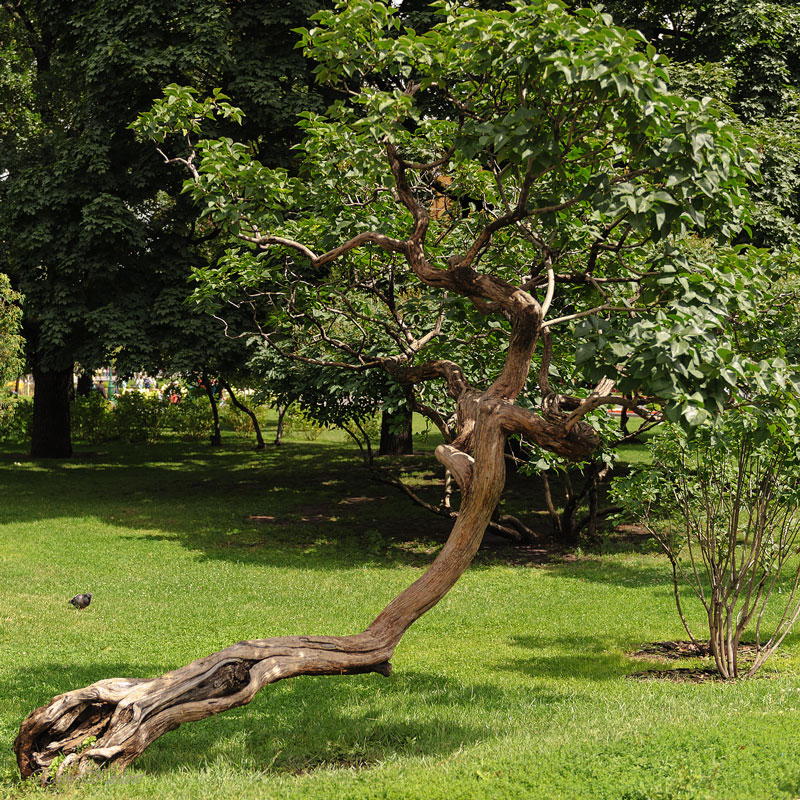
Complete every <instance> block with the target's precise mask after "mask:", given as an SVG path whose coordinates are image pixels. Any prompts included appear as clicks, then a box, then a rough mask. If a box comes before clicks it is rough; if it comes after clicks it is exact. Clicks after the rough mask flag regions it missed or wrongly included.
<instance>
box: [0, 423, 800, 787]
mask: <svg viewBox="0 0 800 800" xmlns="http://www.w3.org/2000/svg"><path fill="white" fill-rule="evenodd" d="M411 463H412V464H414V463H416V462H411ZM420 464H421V465H423V466H419V468H418V474H420V475H422V476H423V477H424V476H425V474H426V472H425V470H426V469H427V470H429V471H430V473H431V474H432V473H433V472H434V471H436V468H435V465H434V462H433V460H432V459H431V461H430V466H429V467H425V466H424V464H425V461H424V460H422V461H420ZM0 496H2V519H0V796H12V797H16V796H28V795H29V794H38V792H39V791H40V790H38V789H37V788H36V787H35V786H28V787H25V786H21V785H20V784H19V783H18V781H17V779H16V765H15V762H14V758H13V754H12V752H11V746H12V742H13V739H14V736H15V735H16V731H17V729H18V726H19V723H20V722H21V720H22V719H23V718H24V716H25V715H26V714H27V713H28V712H29V711H31V710H32V709H33V708H35V707H37V706H39V705H41V704H43V703H45V702H47V701H48V700H49V699H50V698H51V697H52V696H53V695H55V694H58V693H61V692H65V691H68V690H70V689H73V688H78V687H81V686H85V685H87V684H89V683H92V682H93V681H96V680H100V679H102V678H107V677H111V676H153V675H157V674H161V673H163V672H164V671H166V670H169V669H173V668H176V667H179V666H182V665H184V664H186V663H188V662H189V661H191V660H193V659H195V658H198V657H200V656H203V655H206V654H207V653H209V652H212V651H214V650H218V649H221V648H224V647H225V646H227V645H229V644H231V643H233V642H236V641H239V640H241V639H246V638H260V637H264V636H275V635H281V634H297V633H305V634H320V633H326V634H336V633H351V632H355V631H358V630H361V629H363V627H364V626H366V625H367V624H368V623H369V622H370V621H371V619H372V618H373V617H374V615H375V614H376V613H377V612H379V611H380V609H381V608H382V607H383V605H384V604H385V603H386V602H387V601H388V600H390V599H391V597H392V596H394V595H395V594H396V593H397V592H399V591H400V590H402V589H403V588H404V587H405V586H406V585H408V584H409V583H410V582H411V581H413V580H415V579H416V578H417V577H419V575H420V574H421V573H422V570H423V569H424V566H425V565H426V564H427V563H428V562H429V561H430V560H431V558H432V557H433V554H434V552H435V549H436V542H437V541H440V540H441V537H442V536H443V535H444V534H445V533H446V530H447V527H448V525H447V523H446V522H445V521H443V520H439V519H437V518H434V517H431V516H430V515H428V514H427V513H426V512H424V511H422V510H421V509H418V508H416V507H414V506H412V505H410V504H409V502H408V501H407V500H406V499H405V498H404V497H403V496H402V495H401V494H399V493H396V490H394V489H392V488H390V487H387V486H385V485H382V484H379V483H376V482H373V481H372V480H371V479H370V478H369V475H368V473H367V472H366V471H364V470H363V469H362V468H361V467H360V466H359V463H358V457H357V454H356V453H355V452H354V448H353V446H352V445H348V444H346V443H344V442H342V441H337V440H336V439H335V438H333V437H324V438H322V439H320V440H318V441H315V442H307V441H303V440H300V439H296V440H291V439H290V440H288V441H287V442H286V444H285V445H284V446H283V447H282V448H274V447H270V448H269V449H268V450H266V451H264V452H261V453H257V452H255V451H252V450H251V449H249V446H248V445H247V444H244V443H241V442H238V441H234V440H226V442H225V444H224V445H223V447H221V448H216V449H212V448H210V447H208V446H207V445H205V444H202V443H199V444H186V443H167V444H158V445H149V446H146V445H142V446H136V447H131V446H122V445H118V444H113V445H102V446H99V447H96V448H91V449H90V448H82V449H81V450H80V451H79V453H78V455H77V457H76V458H75V459H73V460H71V461H63V462H62V461H56V462H45V461H32V460H30V459H29V458H28V457H27V456H25V455H23V454H21V453H13V452H10V451H9V450H8V449H6V451H5V452H2V453H0ZM251 515H255V516H257V517H261V519H260V520H258V521H252V520H250V519H249V518H250V516H251ZM384 531H389V532H390V533H391V536H392V538H391V540H386V539H384V537H383V535H382V534H383V532H384ZM83 591H91V592H93V593H94V600H93V602H92V604H91V606H90V607H89V608H88V609H87V610H85V611H83V612H77V611H75V609H73V608H72V607H71V606H69V605H68V604H67V600H68V599H69V598H70V597H71V596H72V595H74V594H76V593H78V592H83ZM694 619H695V620H697V621H698V622H699V621H700V617H699V615H698V614H697V613H696V612H695V613H694ZM683 637H684V634H683V630H682V628H681V626H680V623H679V621H678V618H677V615H676V614H675V611H674V607H673V601H672V596H671V586H670V578H669V571H668V568H667V565H666V563H665V562H664V560H663V559H662V558H661V557H659V556H656V555H652V554H637V553H625V554H616V555H607V556H596V555H594V556H590V557H587V558H584V559H581V560H578V561H574V562H567V561H557V562H554V563H552V564H548V565H546V566H538V567H533V566H508V565H506V564H505V563H503V562H502V560H500V559H498V558H496V557H484V558H482V559H479V561H478V563H477V564H476V565H474V566H473V567H471V568H470V569H469V570H468V571H467V573H466V574H465V575H464V576H463V578H462V579H461V581H459V583H458V584H457V585H456V586H455V588H454V589H453V590H452V591H451V593H450V594H449V595H448V596H447V597H446V598H445V599H444V600H443V601H442V602H441V603H440V604H439V605H438V606H437V607H435V608H434V609H433V610H432V611H430V612H429V613H428V614H427V615H425V616H424V617H423V618H422V619H421V620H420V621H419V622H418V623H416V624H415V625H414V626H413V627H412V628H411V629H410V630H409V632H408V633H407V634H406V636H405V638H404V639H403V640H402V642H401V643H400V645H399V647H398V648H397V651H396V654H395V657H394V659H393V665H394V674H393V675H392V677H390V678H388V679H387V678H383V677H381V676H377V675H366V676H357V677H342V678H310V677H306V678H297V679H294V680H292V681H291V682H289V681H284V682H281V683H278V684H275V685H272V686H268V687H266V688H265V689H264V690H263V691H262V692H261V693H260V695H259V696H258V697H257V698H256V700H255V701H254V702H253V703H252V704H251V705H250V706H248V707H245V708H242V709H237V710H235V711H232V712H228V713H225V714H223V715H220V716H218V717H214V718H210V719H207V720H204V721H202V722H197V723H190V724H187V725H185V726H183V727H182V728H180V729H178V730H177V731H174V732H172V733H169V734H167V735H166V736H164V737H163V738H162V739H160V740H158V741H157V742H156V743H155V744H154V745H152V746H151V747H150V749H149V750H147V751H146V753H145V754H144V755H143V756H142V757H141V758H140V759H139V760H138V761H137V762H135V764H134V765H133V767H131V768H130V769H129V770H128V771H127V772H126V773H125V774H124V775H123V776H121V777H120V776H116V775H114V774H103V775H101V776H100V777H99V778H97V779H96V780H93V781H92V782H90V783H87V784H84V785H82V786H78V787H69V786H62V787H61V788H60V789H59V796H65V797H98V798H142V797H144V798H147V797H153V798H156V797H158V798H197V797H202V798H506V797H507V798H592V799H593V800H594V799H595V798H596V799H598V800H599V799H601V798H609V799H611V798H613V799H614V800H620V799H623V798H624V799H625V800H646V799H652V800H673V799H674V800H684V799H688V798H708V799H713V800H725V799H727V798H730V799H731V800H733V799H736V800H738V799H740V798H770V800H772V799H773V798H797V797H800V760H798V758H797V752H798V748H800V640H799V639H798V636H797V635H792V636H790V637H789V638H788V639H787V641H786V642H785V644H784V647H783V650H782V652H783V656H781V657H779V658H776V659H775V660H774V661H772V662H768V666H767V667H766V668H765V670H764V672H763V677H762V678H759V679H756V680H751V681H748V682H739V683H730V684H723V683H705V684H690V683H673V682H667V681H652V680H651V681H637V680H631V679H630V678H628V677H627V676H629V675H630V674H631V673H634V672H637V671H641V670H644V669H648V668H650V667H652V666H653V665H650V664H644V663H642V662H640V661H636V660H633V659H631V658H630V657H628V656H627V655H626V653H628V652H630V651H632V650H635V649H637V648H638V647H640V646H641V645H643V644H645V643H647V642H651V641H656V640H665V639H676V638H683ZM689 663H690V662H687V665H688V664H689ZM48 791H50V792H52V790H48Z"/></svg>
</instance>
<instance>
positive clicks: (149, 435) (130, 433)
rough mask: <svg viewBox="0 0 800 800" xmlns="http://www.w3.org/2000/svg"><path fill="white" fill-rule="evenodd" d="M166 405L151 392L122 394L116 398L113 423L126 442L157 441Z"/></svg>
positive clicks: (163, 422)
mask: <svg viewBox="0 0 800 800" xmlns="http://www.w3.org/2000/svg"><path fill="white" fill-rule="evenodd" d="M166 406H167V403H166V402H165V401H163V400H161V398H160V397H159V396H158V395H157V394H155V393H152V392H137V391H130V392H124V393H122V394H120V395H118V396H117V404H116V406H115V407H114V413H113V418H114V423H115V424H116V428H117V431H118V432H119V435H120V436H121V437H122V439H124V440H125V441H126V442H131V443H135V442H155V441H158V438H159V436H160V435H161V431H162V430H163V428H164V425H165V423H166V418H167V415H166Z"/></svg>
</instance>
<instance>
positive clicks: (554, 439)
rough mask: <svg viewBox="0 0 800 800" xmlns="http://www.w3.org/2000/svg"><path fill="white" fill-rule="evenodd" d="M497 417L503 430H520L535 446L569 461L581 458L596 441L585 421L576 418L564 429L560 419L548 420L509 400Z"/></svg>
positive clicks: (594, 432)
mask: <svg viewBox="0 0 800 800" xmlns="http://www.w3.org/2000/svg"><path fill="white" fill-rule="evenodd" d="M500 420H501V424H502V426H503V429H504V430H505V431H506V433H508V434H512V433H521V434H522V435H524V436H525V437H527V438H528V439H530V440H531V441H533V443H534V444H537V445H538V446H539V447H541V448H543V449H545V450H549V451H550V452H552V453H557V454H558V455H560V456H563V457H564V458H568V459H570V460H571V461H583V460H585V459H586V458H588V457H589V456H590V455H591V454H592V453H593V452H594V450H595V449H596V448H597V446H598V444H599V443H600V438H599V436H598V435H597V432H596V431H595V430H594V428H592V427H591V426H590V425H587V424H586V423H585V422H582V421H579V422H577V423H576V424H575V425H573V427H572V428H571V429H570V430H566V429H565V425H564V420H563V419H560V420H558V421H552V422H551V421H550V420H548V419H546V418H545V417H542V416H540V415H539V414H536V413H534V412H533V411H529V410H528V409H526V408H522V407H520V406H514V405H511V404H510V403H509V404H507V405H505V406H504V407H503V410H502V412H501V413H500Z"/></svg>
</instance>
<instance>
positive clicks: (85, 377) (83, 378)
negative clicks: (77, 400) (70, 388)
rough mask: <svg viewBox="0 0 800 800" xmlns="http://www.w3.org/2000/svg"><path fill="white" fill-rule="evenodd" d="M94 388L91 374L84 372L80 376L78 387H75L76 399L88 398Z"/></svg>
mask: <svg viewBox="0 0 800 800" xmlns="http://www.w3.org/2000/svg"><path fill="white" fill-rule="evenodd" d="M92 386H94V381H93V380H92V373H91V372H82V373H81V374H80V375H78V385H77V386H76V387H75V396H76V397H88V396H89V394H90V393H91V391H92Z"/></svg>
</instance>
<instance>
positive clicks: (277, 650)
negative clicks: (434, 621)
mask: <svg viewBox="0 0 800 800" xmlns="http://www.w3.org/2000/svg"><path fill="white" fill-rule="evenodd" d="M524 349H525V350H529V347H526V348H524ZM529 357H530V355H529V353H528V358H529ZM454 368H455V365H451V364H448V363H447V362H441V363H439V364H438V365H435V366H434V367H429V369H435V370H436V371H437V372H438V373H439V374H440V375H442V376H445V375H448V377H449V383H450V387H451V393H453V394H454V395H457V396H458V405H459V412H460V417H461V419H462V426H461V427H462V433H461V442H458V440H457V441H456V443H454V445H440V446H439V447H438V448H437V450H436V456H437V458H438V459H439V461H441V462H442V463H443V464H444V465H445V466H446V467H447V468H448V469H449V470H450V472H451V473H452V474H453V476H454V477H455V479H456V480H457V481H458V483H459V484H460V486H461V491H462V495H463V500H462V504H461V510H460V513H459V515H458V519H457V520H456V522H455V525H454V527H453V530H452V533H451V534H450V537H449V538H448V540H447V543H446V544H445V545H444V547H443V548H442V551H441V552H440V553H439V555H438V557H437V558H436V560H435V561H434V562H433V563H432V564H431V566H430V567H429V569H428V570H427V571H426V572H425V574H424V575H422V577H420V578H419V579H418V580H417V581H415V582H414V583H413V584H412V585H411V586H409V587H408V589H406V590H405V591H404V592H402V593H401V594H400V595H398V596H397V597H396V598H395V599H394V600H392V601H391V602H390V603H389V605H388V606H386V608H385V609H384V610H383V611H382V612H381V613H380V614H379V615H378V616H377V617H376V618H375V620H374V621H373V622H372V624H371V625H370V626H369V627H368V628H367V629H366V630H365V631H363V632H361V633H358V634H355V635H352V636H286V637H278V638H272V639H259V640H254V641H246V642H239V643H238V644H235V645H232V646H231V647H228V648H226V649H225V650H222V651H220V652H218V653H214V654H212V655H209V656H206V657H205V658H201V659H199V660H197V661H194V662H193V663H191V664H189V665H187V666H185V667H182V668H180V669H177V670H174V671H173V672H169V673H167V674H166V675H162V676H161V677H159V678H153V679H150V680H148V679H137V678H111V679H109V680H103V681H99V682H98V683H95V684H92V685H91V686H88V687H86V688H84V689H78V690H75V691H71V692H67V693H66V694H62V695H59V696H58V697H55V698H53V700H51V702H50V703H48V704H47V705H46V706H44V707H42V708H39V709H36V710H35V711H33V712H32V713H31V714H30V715H29V716H28V717H27V719H25V721H24V722H23V723H22V726H21V728H20V731H19V734H18V736H17V738H16V740H15V742H14V750H15V752H16V755H17V762H18V764H19V769H20V772H21V773H22V775H23V776H25V777H28V776H30V775H33V774H35V773H40V774H42V775H44V776H47V775H48V769H49V767H50V765H51V764H52V762H53V759H54V758H55V757H56V756H57V755H58V754H59V753H64V754H66V755H67V758H66V759H65V760H64V761H62V762H61V764H60V766H59V768H58V773H59V774H60V773H61V772H63V771H64V770H67V769H69V770H71V771H72V772H74V774H77V775H82V774H85V773H86V772H88V771H91V770H93V769H95V768H97V767H99V766H102V765H114V766H116V767H117V768H120V769H122V768H124V767H126V766H127V765H128V764H130V763H131V762H132V761H133V760H134V759H135V758H136V757H137V756H138V755H140V754H141V753H142V752H143V751H144V750H145V749H146V748H147V747H148V746H149V745H150V744H151V743H152V742H153V741H155V740H156V739H157V738H159V737H160V736H162V735H163V734H164V733H166V732H168V731H171V730H174V729H175V728H177V727H178V726H179V725H181V724H183V723H184V722H191V721H194V720H199V719H203V718H205V717H208V716H210V715H212V714H218V713H220V712H222V711H226V710H228V709H230V708H236V707H237V706H241V705H245V704H246V703H249V702H250V701H251V700H252V699H253V697H254V696H255V694H256V693H257V692H258V691H259V689H261V688H262V687H264V686H266V685H267V684H269V683H274V682H275V681H278V680H282V679H283V678H289V677H292V676H295V675H352V674H360V673H365V672H378V673H381V674H383V675H388V674H389V672H390V669H391V667H390V659H391V657H392V654H393V652H394V649H395V647H396V646H397V643H398V642H399V641H400V639H401V637H402V636H403V634H404V633H405V631H406V630H407V629H408V627H409V626H410V625H411V624H412V623H413V622H414V621H415V620H417V619H418V618H419V617H420V616H422V614H424V613H425V612H426V611H428V610H429V609H430V608H432V607H433V606H434V605H436V603H438V602H439V600H440V599H441V598H442V597H443V596H444V595H445V594H446V593H447V592H448V591H449V590H450V588H451V587H452V586H453V584H455V582H456V581H457V580H458V578H459V577H460V576H461V574H462V573H463V572H464V570H465V569H466V568H467V566H469V563H470V562H471V561H472V559H473V557H474V555H475V553H476V551H477V549H478V546H479V544H480V542H481V539H482V537H483V533H484V530H485V529H486V526H487V524H488V523H489V521H490V518H491V516H492V513H493V511H494V509H495V507H496V506H497V503H498V501H499V499H500V495H501V492H502V489H503V486H504V484H505V457H504V446H505V441H506V436H507V435H508V433H509V432H511V431H514V430H517V431H519V430H525V431H526V432H527V433H528V434H529V435H530V434H531V433H532V432H534V431H537V432H538V433H539V434H540V435H539V436H538V437H537V438H538V440H539V441H540V442H541V443H542V444H543V445H545V446H549V447H551V448H552V449H555V450H557V451H558V452H560V453H562V454H563V455H567V456H573V457H575V456H576V455H577V456H585V455H586V454H587V453H588V452H591V450H592V449H593V448H594V447H595V446H596V445H597V437H596V435H595V433H594V431H593V430H592V429H591V428H589V427H588V426H587V425H585V424H584V423H579V424H578V425H576V426H574V427H573V428H572V430H571V431H570V432H565V430H564V428H563V425H557V424H554V423H551V422H548V421H546V420H543V419H542V418H540V417H536V415H533V414H531V412H528V411H526V410H524V409H521V408H519V407H516V406H513V405H512V404H511V403H510V402H509V401H508V399H507V398H506V397H504V395H506V394H507V389H508V387H507V386H506V385H505V383H504V382H503V381H502V380H499V381H498V382H497V383H496V384H495V386H494V387H493V388H492V389H490V390H489V391H487V392H485V393H479V392H475V391H471V390H469V388H468V387H467V386H466V384H465V383H464V382H463V379H462V378H461V376H460V371H458V370H457V368H455V369H454ZM412 371H416V368H414V370H412ZM467 443H469V449H470V450H472V455H471V454H470V453H468V452H466V451H465V449H460V448H462V447H463V448H466V447H467ZM90 736H95V737H96V741H95V742H94V743H93V744H91V745H90V746H89V747H84V748H83V749H81V745H82V744H83V743H84V742H85V740H86V739H87V738H88V737H90ZM54 777H58V775H56V776H54Z"/></svg>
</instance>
